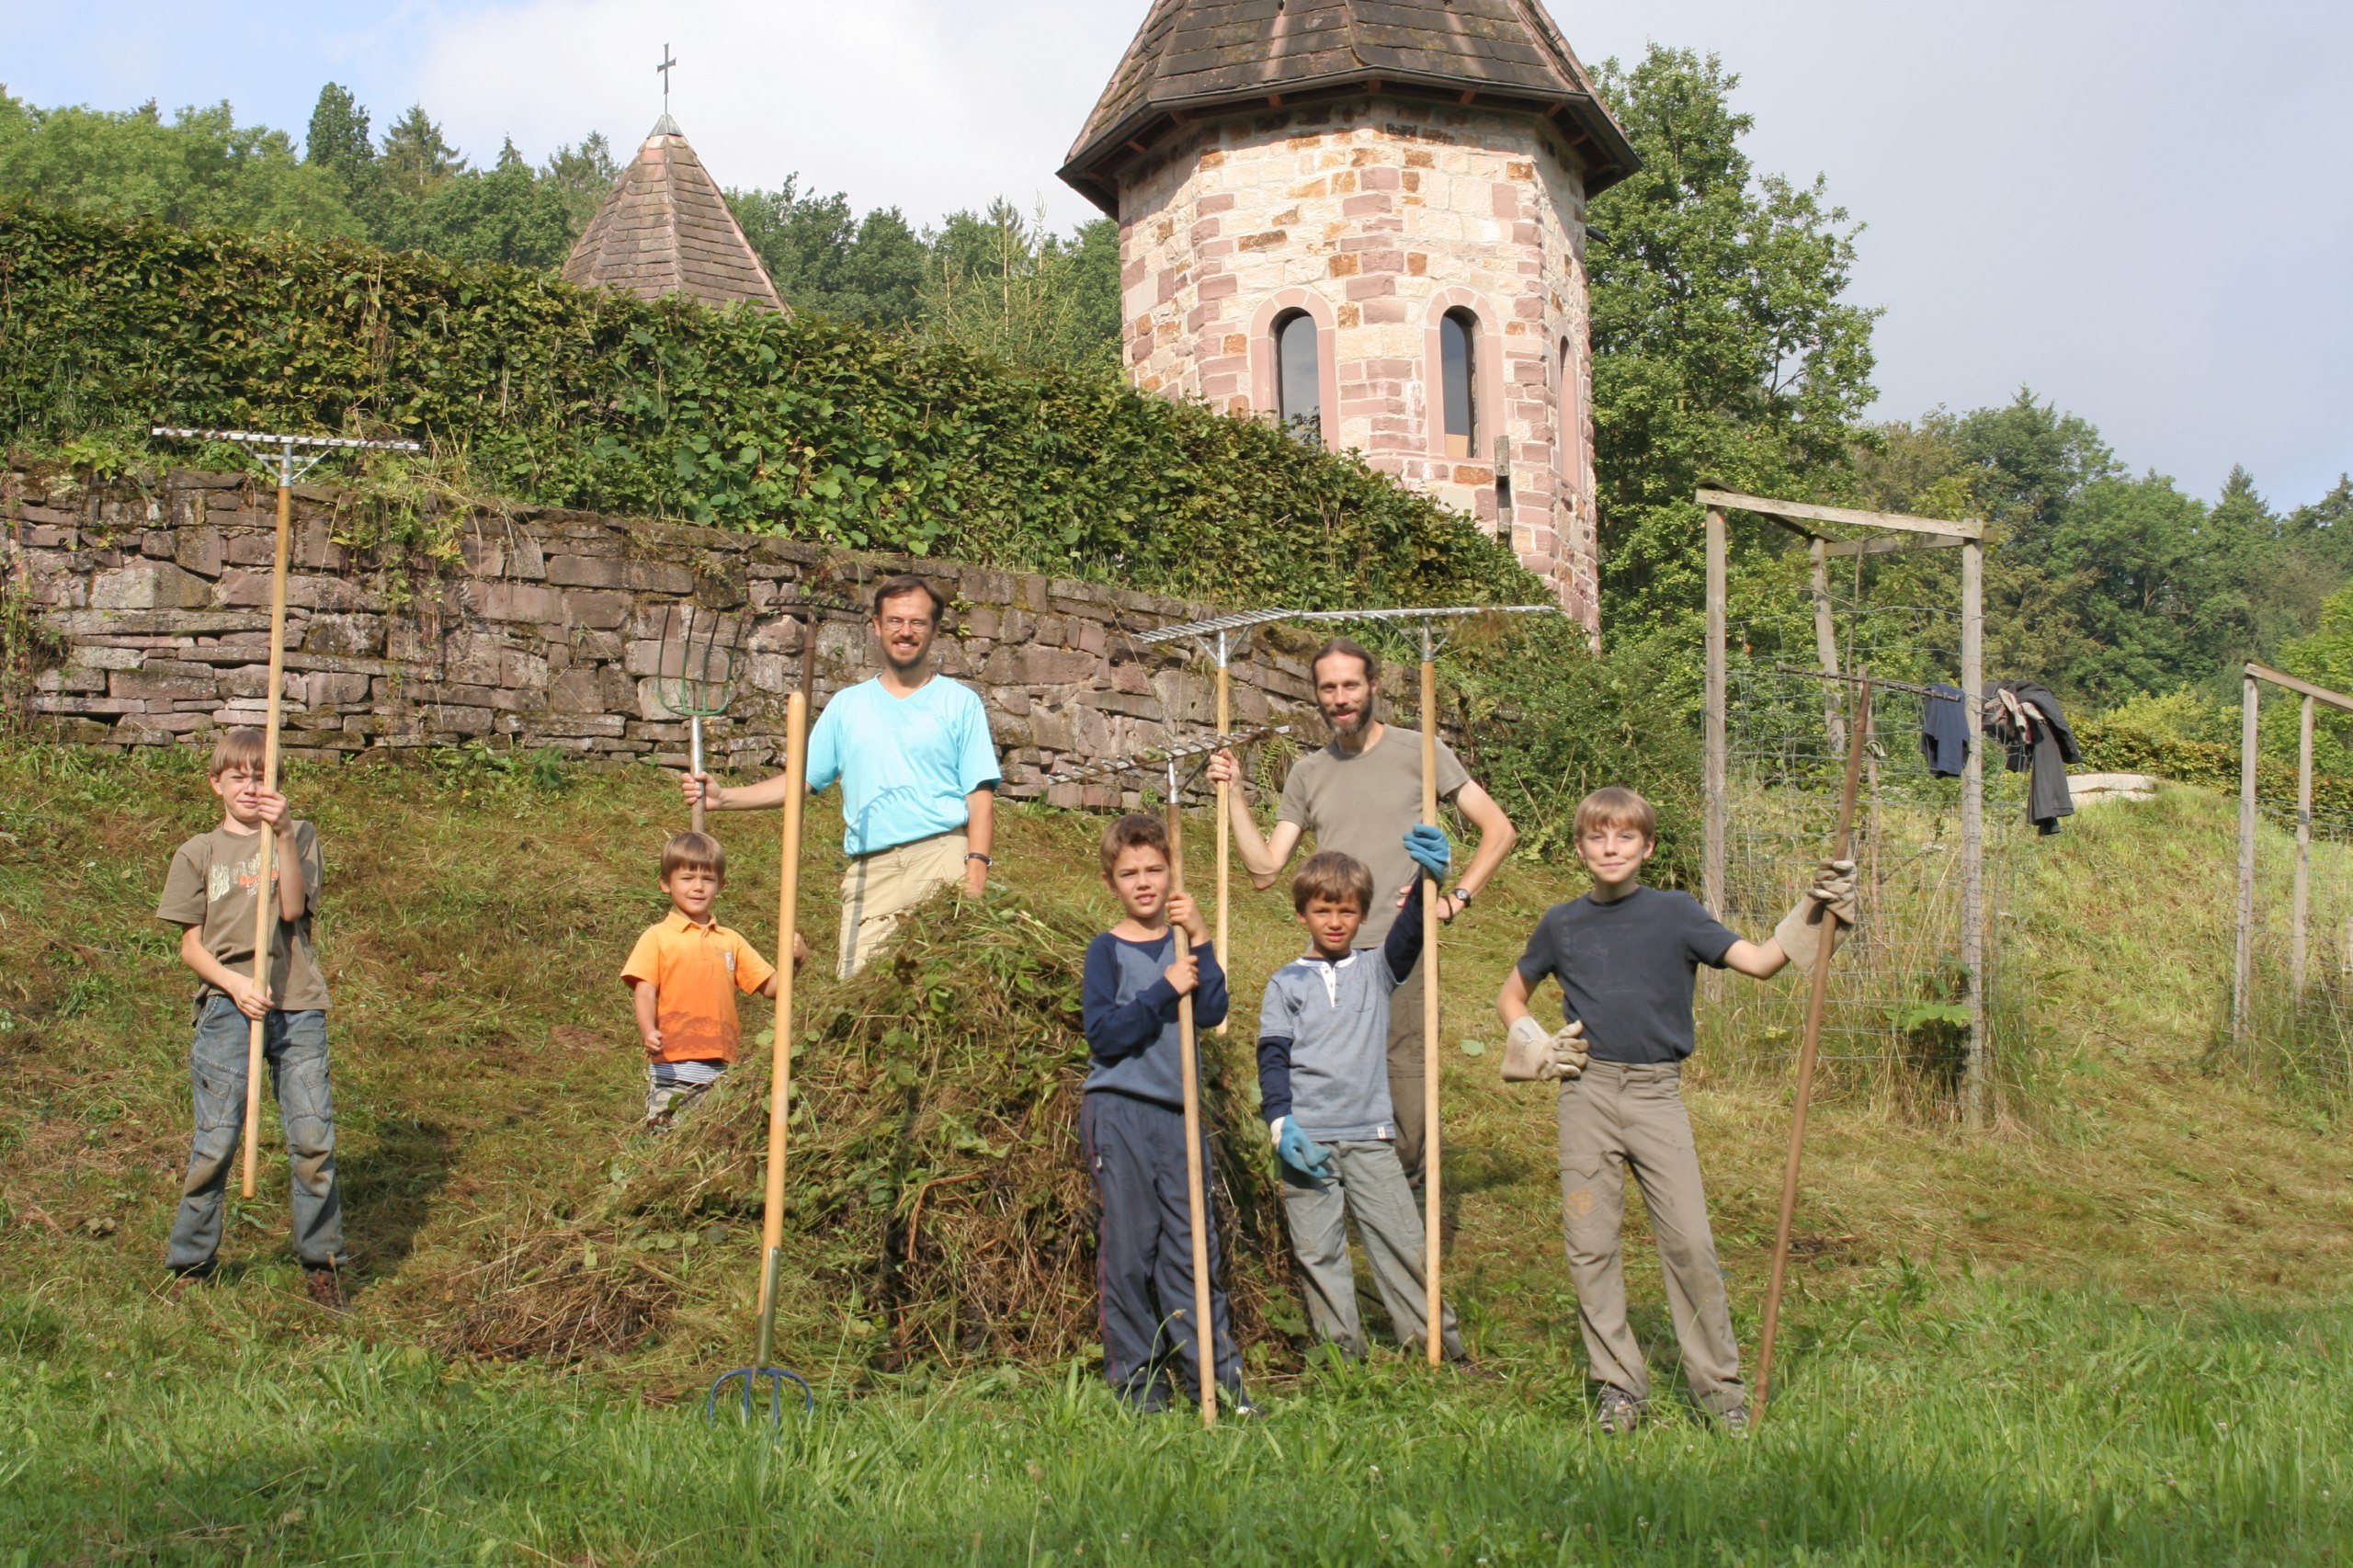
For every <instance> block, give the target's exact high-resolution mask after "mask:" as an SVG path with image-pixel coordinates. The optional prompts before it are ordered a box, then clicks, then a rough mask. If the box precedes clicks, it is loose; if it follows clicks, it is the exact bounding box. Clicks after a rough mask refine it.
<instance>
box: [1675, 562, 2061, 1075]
mask: <svg viewBox="0 0 2353 1568" xmlns="http://www.w3.org/2000/svg"><path fill="white" fill-rule="evenodd" d="M1869 586H1870V585H1869V582H1868V580H1867V579H1866V578H1864V577H1863V576H1862V575H1861V574H1858V576H1857V581H1856V582H1855V584H1854V585H1852V586H1850V587H1847V588H1845V589H1843V590H1839V589H1834V590H1833V591H1832V593H1831V594H1830V596H1829V603H1828V608H1829V618H1828V630H1829V631H1831V633H1832V634H1833V637H1834V639H1835V641H1834V646H1835V649H1836V661H1837V664H1838V666H1839V668H1840V669H1841V670H1842V671H1844V672H1847V673H1849V674H1851V673H1853V672H1857V671H1867V672H1868V673H1869V674H1870V676H1872V678H1873V682H1874V684H1873V687H1872V692H1871V702H1870V721H1869V722H1870V728H1869V730H1868V731H1867V733H1866V737H1865V740H1866V747H1865V751H1864V761H1863V770H1862V777H1861V782H1860V789H1859V792H1858V798H1857V806H1856V813H1855V838H1854V849H1853V854H1854V858H1855V860H1856V862H1857V882H1858V889H1859V905H1860V913H1861V923H1860V926H1859V928H1858V930H1857V931H1856V932H1855V933H1854V935H1853V936H1852V937H1851V939H1849V940H1847V941H1846V942H1845V943H1843V944H1842V945H1841V947H1840V949H1839V950H1838V957H1837V959H1836V962H1835V963H1834V964H1833V966H1832V971H1831V981H1830V987H1829V992H1828V997H1827V1005H1826V1008H1825V1012H1824V1030H1823V1037H1822V1042H1821V1062H1822V1066H1821V1077H1820V1079H1819V1084H1820V1090H1821V1092H1824V1093H1827V1094H1834V1095H1835V1094H1838V1093H1841V1092H1847V1093H1864V1094H1873V1095H1878V1096H1883V1097H1885V1098H1887V1099H1889V1100H1890V1101H1892V1102H1893V1103H1895V1104H1897V1105H1899V1106H1902V1107H1904V1108H1912V1109H1916V1110H1920V1111H1923V1112H1932V1113H1937V1114H1949V1113H1951V1112H1953V1111H1955V1110H1957V1109H1958V1108H1960V1105H1961V1092H1962V1090H1963V1088H1964V1085H1965V1078H1966V1074H1968V1072H1969V1070H1970V1065H1971V1055H1972V1017H1973V1015H1972V1007H1971V1006H1970V1000H1971V998H1970V972H1969V969H1968V967H1967V964H1966V962H1965V957H1964V953H1965V948H1964V942H1963V927H1964V910H1965V908H1966V906H1967V899H1966V891H1967V890H1966V881H1967V875H1966V858H1965V856H1964V852H1963V851H1964V842H1963V836H1962V821H1961V814H1962V813H1961V800H1962V789H1963V780H1962V779H1961V778H1958V777H1946V776H1943V775H1941V774H1940V773H1939V772H1938V770H1937V768H1936V767H1934V766H1933V765H1932V763H1931V759H1930V757H1929V756H1928V754H1927V751H1926V750H1925V749H1924V747H1923V744H1922V731H1923V720H1924V718H1925V717H1926V715H1927V704H1928V703H1929V701H1930V700H1931V698H1930V697H1929V695H1928V693H1927V688H1929V687H1938V686H1943V687H1950V688H1952V689H1953V690H1954V692H1955V695H1958V694H1959V687H1960V676H1961V657H1960V617H1959V612H1958V609H1957V608H1955V607H1952V606H1942V607H1938V606H1922V605H1910V604H1902V605H1898V604H1888V605H1877V604H1873V603H1871V602H1870V598H1869ZM1823 630H1824V628H1823V626H1822V625H1821V624H1820V623H1819V622H1818V621H1817V619H1815V617H1814V616H1813V613H1812V612H1811V611H1810V610H1809V611H1807V612H1803V613H1766V614H1758V615H1751V616H1749V617H1746V618H1735V619H1733V620H1732V621H1731V622H1730V631H1731V636H1730V640H1729V641H1730V648H1729V652H1728V657H1727V661H1726V684H1725V696H1724V708H1725V711H1724V729H1725V762H1726V769H1725V781H1726V788H1727V802H1726V804H1727V809H1726V812H1725V829H1724V837H1723V851H1722V867H1723V892H1722V904H1723V907H1722V909H1721V910H1720V911H1719V914H1720V915H1722V918H1723V919H1724V921H1725V923H1726V924H1727V925H1729V926H1732V927H1733V929H1734V930H1735V931H1738V932H1740V933H1741V934H1742V935H1743V936H1745V937H1752V938H1755V939H1759V940H1761V939H1762V938H1763V937H1765V936H1766V935H1768V933H1769V932H1770V931H1771V929H1772V927H1773V926H1774V925H1775V924H1776V923H1777V922H1778V921H1779V919H1780V917H1781V915H1783V914H1784V913H1785V912H1786V911H1787V910H1788V909H1789V908H1790V905H1791V904H1792V903H1795V902H1796V900H1797V899H1798V898H1799V897H1800V896H1802V893H1803V892H1804V890H1805V888H1806V887H1807V885H1808V884H1809V883H1810V881H1811V880H1812V877H1813V869H1814V867H1815V866H1816V865H1818V864H1819V863H1820V862H1821V860H1822V859H1823V858H1824V856H1825V855H1826V854H1827V853H1828V851H1829V848H1830V846H1831V845H1832V843H1833V840H1834V836H1835V833H1836V825H1837V820H1838V811H1839V800H1840V794H1841V790H1842V786H1843V783H1844V779H1845V774H1846V765H1847V733H1848V732H1847V725H1848V724H1849V723H1851V722H1853V720H1854V718H1855V715H1856V713H1857V710H1858V709H1859V701H1858V697H1859V693H1858V689H1857V687H1856V685H1855V684H1853V683H1852V682H1851V681H1847V680H1837V679H1825V678H1824V676H1822V675H1821V674H1820V673H1819V672H1820V663H1819V661H1820V657H1821V653H1822V641H1821V633H1822V631H1823ZM1882 681H1885V682H1890V683H1894V684H1890V685H1881V684H1879V683H1880V682H1882ZM1963 711H1964V712H1965V713H1966V714H1968V715H1969V716H1970V718H1972V719H1973V717H1974V713H1975V704H1973V703H1971V704H1965V705H1964V709H1963ZM1968 733H1970V734H1971V735H1972V741H1973V742H1974V744H1984V743H1983V740H1982V737H1979V736H1978V734H1977V726H1976V725H1975V724H1974V723H1973V722H1971V723H1969V724H1968ZM2003 764H2004V758H2003V754H2002V752H2001V750H2000V748H1999V747H1995V748H1994V749H1993V750H1992V751H1991V752H1990V753H1989V754H1987V755H1986V756H1985V758H1984V783H1983V790H1984V835H1983V849H1982V857H1981V864H1982V887H1983V909H1984V936H1985V939H1984V959H1983V961H1982V963H1981V965H1980V971H1981V973H1980V977H1979V986H1980V992H1979V994H1981V995H1982V996H1983V998H1984V1035H1983V1037H1982V1043H1981V1045H1980V1051H1981V1052H1982V1054H1981V1056H1980V1058H1979V1060H1980V1062H1981V1063H1982V1064H1984V1066H1990V1064H1991V1063H1992V1062H1994V1061H1995V1059H1996V1058H1997V1057H1998V1053H1999V1051H2000V1050H2001V1048H2002V1046H2003V1044H2004V1043H2005V1042H2007V1041H2012V1040H2020V1039H2022V1038H2023V1035H2024V1030H2025V1027H2026V1014H2027V999H2026V993H2025V989H2024V987H2023V985H2021V984H2018V983H2014V977H2013V975H2012V973H2011V972H2010V970H2009V967H2008V963H2007V960H2008V957H2009V953H2008V949H2009V947H2010V944H2008V943H2007V942H2006V941H2005V940H2004V936H2005V933H2006V932H2007V931H2009V930H2011V929H2013V928H2014V927H2015V926H2016V923H2017V921H2018V919H2019V917H2020V915H2021V913H2022V911H2021V910H2020V907H2019V904H2020V898H2021V894H2022V891H2023V887H2024V882H2023V880H2022V878H2021V877H2020V876H2019V874H2018V868H2019V865H2020V862H2021V859H2022V856H2021V854H2020V852H2019V851H2020V848H2021V840H2022V839H2023V837H2024V836H2025V833H2026V832H2027V831H2028V830H2026V828H2025V824H2024V817H2023V813H2024V811H2025V791H2024V790H2023V788H2022V787H2021V785H2022V782H2023V778H2024V776H2023V775H2018V774H2012V773H2009V772H2007V771H2006V769H2005V767H2004V765H2003ZM2020 978H2022V977H2020ZM1712 990H1713V992H1714V994H1715V995H1714V1005H1713V1006H1711V1007H1709V1008H1707V1009H1706V1010H1705V1011H1704V1012H1703V1014H1702V1028H1703V1030H1704V1031H1705V1033H1706V1037H1707V1038H1706V1044H1707V1046H1708V1055H1709V1059H1710V1060H1711V1061H1712V1062H1716V1063H1718V1064H1720V1065H1722V1066H1723V1067H1725V1068H1727V1069H1729V1070H1731V1071H1734V1072H1738V1071H1743V1070H1746V1071H1751V1072H1765V1071H1769V1070H1773V1069H1775V1068H1777V1067H1778V1066H1779V1064H1781V1063H1783V1062H1786V1061H1787V1060H1788V1059H1789V1058H1790V1057H1791V1056H1793V1055H1794V1054H1795V1052H1796V1051H1797V1049H1798V1044H1799V1040H1800V1035H1801V1031H1802V1026H1803V1019H1804V1011H1805V988H1804V987H1803V986H1802V985H1793V984H1790V983H1778V984H1768V985H1756V984H1752V983H1746V982H1744V981H1738V980H1730V979H1728V980H1725V981H1722V982H1719V983H1715V984H1714V985H1713V986H1712ZM1984 1066H1982V1067H1981V1071H1983V1070H1984Z"/></svg>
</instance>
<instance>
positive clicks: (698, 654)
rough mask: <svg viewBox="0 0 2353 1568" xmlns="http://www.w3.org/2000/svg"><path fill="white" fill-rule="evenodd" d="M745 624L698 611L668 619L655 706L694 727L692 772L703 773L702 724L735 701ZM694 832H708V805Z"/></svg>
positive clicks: (687, 608) (679, 610)
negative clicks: (705, 828)
mask: <svg viewBox="0 0 2353 1568" xmlns="http://www.w3.org/2000/svg"><path fill="white" fill-rule="evenodd" d="M743 634H744V629H743V622H742V621H741V620H740V619H736V618H733V617H730V616H724V615H720V614H718V613H716V612H715V611H712V610H707V609H702V608H699V607H697V606H694V605H673V606H672V607H671V608H670V609H669V611H668V612H667V613H666V614H665V616H664V617H663V626H662V655H661V661H660V663H659V665H657V667H656V669H655V673H654V700H655V701H657V702H659V703H661V705H662V707H663V710H665V712H667V713H668V714H669V715H670V716H671V717H672V718H674V719H684V720H685V721H686V722H687V724H688V762H687V767H688V772H689V773H690V774H691V775H692V776H694V777H697V778H699V777H700V776H701V775H702V773H703V771H704V769H703V758H702V722H703V721H704V720H705V719H717V718H721V717H722V716H724V715H725V713H726V712H727V707H728V704H729V703H731V702H733V700H734V699H735V653H736V643H737V642H739V641H740V640H741V639H742V637H743ZM694 812H695V815H694V830H695V831H696V832H697V833H700V832H701V831H702V821H703V803H702V801H700V800H699V799H698V800H697V801H695V808H694Z"/></svg>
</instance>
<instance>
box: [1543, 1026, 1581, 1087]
mask: <svg viewBox="0 0 2353 1568" xmlns="http://www.w3.org/2000/svg"><path fill="white" fill-rule="evenodd" d="M1592 1060H1593V1051H1592V1048H1591V1047H1589V1046H1587V1045H1586V1039H1585V1020H1584V1019H1583V1018H1575V1019H1572V1020H1571V1021H1570V1022H1569V1023H1568V1024H1567V1025H1566V1026H1564V1027H1563V1028H1557V1029H1554V1030H1553V1031H1552V1056H1551V1058H1550V1059H1549V1060H1547V1061H1546V1062H1545V1063H1544V1072H1543V1076H1544V1077H1546V1078H1582V1077H1584V1076H1585V1064H1586V1062H1590V1061H1592Z"/></svg>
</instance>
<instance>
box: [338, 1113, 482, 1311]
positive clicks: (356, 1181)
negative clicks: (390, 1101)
mask: <svg viewBox="0 0 2353 1568" xmlns="http://www.w3.org/2000/svg"><path fill="white" fill-rule="evenodd" d="M456 1153H457V1139H456V1138H455V1137H453V1136H452V1135H451V1134H450V1132H449V1129H448V1128H446V1127H443V1126H442V1125H440V1124H439V1123H438V1122H434V1121H418V1120H401V1121H386V1122H383V1123H382V1124H381V1125H380V1126H379V1127H378V1128H377V1129H376V1131H375V1134H374V1136H373V1137H372V1138H370V1139H369V1141H368V1142H366V1143H365V1144H362V1145H361V1146H360V1147H358V1148H356V1149H353V1150H351V1151H350V1152H349V1153H340V1154H339V1155H338V1157H337V1161H336V1165H337V1173H336V1174H337V1176H339V1178H340V1180H341V1184H342V1187H343V1208H344V1214H345V1217H346V1223H347V1230H348V1234H349V1242H350V1246H351V1250H352V1252H353V1255H354V1256H356V1257H357V1258H358V1262H359V1264H360V1267H362V1268H363V1269H364V1270H365V1271H366V1273H367V1274H368V1275H370V1276H373V1277H375V1278H389V1277H391V1276H392V1275H395V1274H397V1273H399V1272H400V1269H401V1266H402V1265H403V1264H404V1263H406V1262H407V1261H408V1257H409V1254H410V1253H412V1252H414V1251H415V1248H416V1233H417V1232H418V1231H419V1230H421V1229H423V1228H424V1225H425V1221H426V1219H427V1218H428V1217H429V1216H430V1215H431V1213H432V1210H433V1199H434V1195H435V1194H437V1193H438V1192H439V1191H440V1190H441V1188H442V1187H444V1186H446V1185H447V1184H448V1182H449V1171H450V1168H451V1166H452V1165H455V1164H456Z"/></svg>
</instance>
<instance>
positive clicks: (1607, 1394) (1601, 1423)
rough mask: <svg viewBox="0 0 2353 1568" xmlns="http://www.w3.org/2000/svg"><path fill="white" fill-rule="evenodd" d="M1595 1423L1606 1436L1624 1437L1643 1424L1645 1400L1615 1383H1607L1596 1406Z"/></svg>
mask: <svg viewBox="0 0 2353 1568" xmlns="http://www.w3.org/2000/svg"><path fill="white" fill-rule="evenodd" d="M1593 1424H1594V1425H1595V1426H1598V1427H1600V1428H1601V1431H1602V1434H1603V1436H1605V1437H1624V1436H1625V1435H1626V1434H1627V1433H1629V1432H1631V1431H1632V1430H1633V1429H1634V1428H1635V1427H1637V1426H1641V1425H1642V1424H1643V1402H1642V1401H1641V1400H1638V1399H1636V1398H1635V1397H1634V1396H1633V1395H1632V1394H1630V1393H1628V1392H1626V1391H1625V1390H1624V1389H1621V1388H1620V1387H1618V1386H1617V1385H1616V1384H1615V1383H1609V1384H1605V1385H1604V1386H1603V1388H1602V1391H1601V1399H1600V1401H1599V1403H1597V1405H1596V1406H1595V1408H1594V1413H1593Z"/></svg>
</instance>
